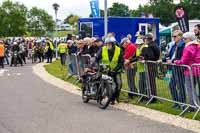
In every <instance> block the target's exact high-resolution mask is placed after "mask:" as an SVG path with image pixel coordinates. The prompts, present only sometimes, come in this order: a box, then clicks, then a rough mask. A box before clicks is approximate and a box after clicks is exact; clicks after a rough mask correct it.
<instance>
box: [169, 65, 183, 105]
mask: <svg viewBox="0 0 200 133" xmlns="http://www.w3.org/2000/svg"><path fill="white" fill-rule="evenodd" d="M184 84H185V82H184V71H183V70H182V69H181V68H180V67H179V68H178V67H177V68H176V67H174V68H173V70H172V77H171V79H170V82H169V88H170V93H171V95H172V99H173V100H174V101H177V102H181V103H185V102H186V94H185V86H184ZM176 85H177V88H176Z"/></svg>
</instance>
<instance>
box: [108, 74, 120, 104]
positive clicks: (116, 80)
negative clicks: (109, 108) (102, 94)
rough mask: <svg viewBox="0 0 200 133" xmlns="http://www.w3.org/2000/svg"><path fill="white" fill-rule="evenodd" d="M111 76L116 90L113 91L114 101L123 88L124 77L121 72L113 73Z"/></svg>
mask: <svg viewBox="0 0 200 133" xmlns="http://www.w3.org/2000/svg"><path fill="white" fill-rule="evenodd" d="M111 77H112V78H113V81H114V92H113V97H112V101H114V100H116V99H118V98H119V95H120V92H121V88H122V78H121V74H120V73H117V74H115V75H112V76H111Z"/></svg>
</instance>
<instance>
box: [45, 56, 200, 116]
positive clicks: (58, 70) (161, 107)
mask: <svg viewBox="0 0 200 133" xmlns="http://www.w3.org/2000/svg"><path fill="white" fill-rule="evenodd" d="M44 67H45V69H46V71H47V72H48V73H50V74H51V75H53V76H55V77H57V78H59V79H62V80H64V81H67V82H70V83H72V84H74V85H77V86H78V87H80V86H81V84H80V83H76V78H75V77H71V78H67V75H68V70H67V67H62V66H61V64H60V61H59V60H57V61H55V62H53V63H52V64H48V65H45V66H44ZM122 78H123V81H124V82H123V83H124V85H123V87H125V86H127V85H126V84H127V82H126V79H125V76H122ZM158 82H160V81H158ZM136 84H137V82H136ZM165 87H166V86H165ZM159 89H160V90H164V89H162V88H159ZM159 89H158V91H160V90H159ZM163 94H168V92H163ZM127 97H128V94H127V93H124V92H121V95H120V101H121V102H128V103H130V104H134V105H139V106H143V107H147V108H150V109H154V110H158V111H161V112H165V113H169V114H173V115H178V114H179V113H181V111H182V110H179V109H174V108H172V106H173V103H170V102H167V101H161V100H159V101H158V102H157V103H151V104H149V105H146V102H140V103H137V101H138V99H139V98H140V97H137V96H136V97H134V98H133V99H132V100H127ZM193 115H194V112H189V113H185V114H184V115H183V116H182V117H185V118H189V119H192V117H193ZM196 120H200V114H198V115H197V117H196Z"/></svg>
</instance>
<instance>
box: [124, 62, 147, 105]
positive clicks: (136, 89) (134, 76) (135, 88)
mask: <svg viewBox="0 0 200 133" xmlns="http://www.w3.org/2000/svg"><path fill="white" fill-rule="evenodd" d="M147 78H148V76H147V73H146V64H145V63H142V62H137V63H133V64H131V65H129V66H128V67H127V68H125V73H122V84H123V85H122V92H126V93H128V94H129V96H134V95H138V96H140V98H139V99H138V101H137V103H139V102H140V101H141V100H142V99H143V98H149V97H150V92H149V89H148V79H147Z"/></svg>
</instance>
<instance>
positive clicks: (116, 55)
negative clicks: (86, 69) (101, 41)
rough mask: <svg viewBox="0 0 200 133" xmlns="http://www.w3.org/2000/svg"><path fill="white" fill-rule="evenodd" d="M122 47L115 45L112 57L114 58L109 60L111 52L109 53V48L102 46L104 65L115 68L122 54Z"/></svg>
mask: <svg viewBox="0 0 200 133" xmlns="http://www.w3.org/2000/svg"><path fill="white" fill-rule="evenodd" d="M120 52H121V49H120V48H119V47H118V46H115V53H114V56H113V58H112V60H111V61H110V60H109V54H108V48H107V47H106V46H104V47H103V48H102V64H104V65H109V66H110V67H111V69H112V70H113V69H114V68H115V67H116V66H117V64H118V61H119V56H120Z"/></svg>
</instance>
